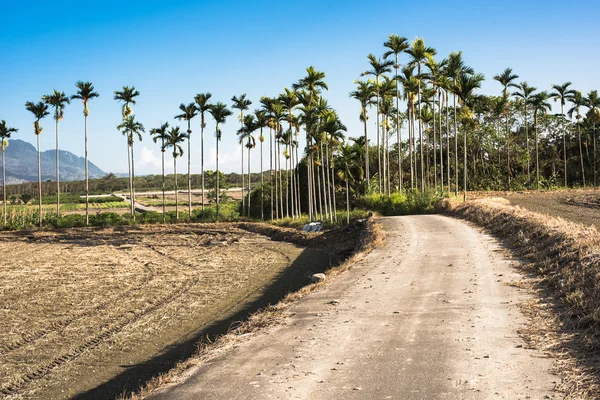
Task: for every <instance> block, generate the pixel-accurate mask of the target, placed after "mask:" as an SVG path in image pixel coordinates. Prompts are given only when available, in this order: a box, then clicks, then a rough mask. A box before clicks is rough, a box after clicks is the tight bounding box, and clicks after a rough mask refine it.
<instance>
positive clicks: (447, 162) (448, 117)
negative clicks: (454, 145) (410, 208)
mask: <svg viewBox="0 0 600 400" xmlns="http://www.w3.org/2000/svg"><path fill="white" fill-rule="evenodd" d="M449 100H450V98H449V97H448V91H446V101H445V102H444V103H445V106H446V174H447V181H448V192H450V104H449V103H450V102H449Z"/></svg>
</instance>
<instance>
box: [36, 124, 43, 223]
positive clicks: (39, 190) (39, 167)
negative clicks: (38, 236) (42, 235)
mask: <svg viewBox="0 0 600 400" xmlns="http://www.w3.org/2000/svg"><path fill="white" fill-rule="evenodd" d="M36 136H37V153H38V200H39V206H40V209H39V210H40V215H39V217H40V226H42V163H41V159H40V135H39V134H38V135H36Z"/></svg>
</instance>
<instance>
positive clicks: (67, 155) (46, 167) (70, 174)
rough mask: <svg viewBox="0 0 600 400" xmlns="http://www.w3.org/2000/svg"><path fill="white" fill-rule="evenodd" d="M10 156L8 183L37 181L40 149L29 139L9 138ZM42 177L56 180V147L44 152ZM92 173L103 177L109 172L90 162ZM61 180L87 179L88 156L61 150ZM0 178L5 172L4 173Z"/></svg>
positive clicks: (7, 164) (8, 156)
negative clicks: (26, 140) (86, 162)
mask: <svg viewBox="0 0 600 400" xmlns="http://www.w3.org/2000/svg"><path fill="white" fill-rule="evenodd" d="M5 157H6V183H7V184H12V183H22V182H26V181H28V182H36V181H37V179H38V176H37V150H36V148H35V147H34V146H33V145H32V144H31V143H28V142H25V141H23V140H19V139H13V140H9V144H8V147H7V148H6V150H5ZM40 158H41V166H42V181H45V180H48V179H50V180H52V181H55V180H56V150H46V151H43V152H42V153H41V156H40ZM88 167H89V177H90V178H101V177H103V176H105V175H106V173H105V172H104V171H102V170H101V169H100V168H98V167H97V166H96V165H94V164H93V163H92V162H89V163H88ZM59 173H60V180H61V181H76V180H81V179H85V158H83V157H77V156H76V155H75V154H73V153H71V152H70V151H65V150H60V171H59ZM0 182H2V175H1V174H0Z"/></svg>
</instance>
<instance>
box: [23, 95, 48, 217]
mask: <svg viewBox="0 0 600 400" xmlns="http://www.w3.org/2000/svg"><path fill="white" fill-rule="evenodd" d="M25 108H26V109H27V111H30V112H31V113H32V114H33V116H34V117H35V122H34V123H33V131H34V133H35V136H36V137H37V153H38V197H39V198H38V200H39V206H40V207H39V214H40V215H39V217H40V226H42V165H41V160H40V135H41V134H42V132H43V131H44V128H42V126H41V125H40V121H41V120H42V118H44V117H46V116H47V115H49V114H50V113H49V112H48V105H46V104H44V102H42V101H40V102H39V103H32V102H31V101H28V102H27V103H25Z"/></svg>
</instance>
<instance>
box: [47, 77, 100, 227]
mask: <svg viewBox="0 0 600 400" xmlns="http://www.w3.org/2000/svg"><path fill="white" fill-rule="evenodd" d="M75 86H76V87H77V93H76V94H74V95H73V96H71V99H78V100H81V103H82V104H83V117H84V121H85V224H86V226H87V225H89V223H90V215H89V207H90V201H89V185H88V183H89V176H88V132H87V117H88V116H89V114H90V109H89V108H88V101H90V100H91V99H94V98H96V97H98V96H100V95H99V94H98V93H96V92H95V91H94V85H92V82H82V81H79V82H77V83H76V84H75ZM57 147H58V146H57Z"/></svg>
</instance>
